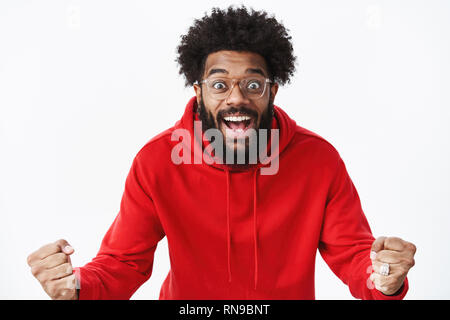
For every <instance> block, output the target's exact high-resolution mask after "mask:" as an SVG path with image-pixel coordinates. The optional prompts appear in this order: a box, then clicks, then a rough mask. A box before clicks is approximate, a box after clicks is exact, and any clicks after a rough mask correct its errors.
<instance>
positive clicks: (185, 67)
mask: <svg viewBox="0 0 450 320" xmlns="http://www.w3.org/2000/svg"><path fill="white" fill-rule="evenodd" d="M288 31H289V30H288V29H286V28H285V27H284V26H283V25H282V24H281V23H279V22H278V21H277V20H276V19H275V18H274V17H273V16H268V14H267V12H265V11H255V10H254V9H251V11H250V12H249V11H248V10H247V8H245V7H244V6H243V5H242V6H241V7H238V8H233V6H230V7H228V8H227V9H226V10H221V9H219V8H212V10H211V15H209V16H208V15H207V14H205V16H204V17H203V18H201V19H196V20H194V24H193V25H192V26H191V27H190V28H189V30H188V33H187V34H186V35H183V36H181V43H180V44H179V46H178V47H177V54H178V57H177V59H176V60H175V61H176V62H178V64H179V66H180V69H179V74H182V75H184V77H185V80H186V81H185V85H186V87H188V86H190V85H192V84H193V83H194V82H195V81H200V80H201V78H202V75H203V72H204V67H205V62H206V58H207V57H208V55H209V54H211V53H214V52H217V51H220V50H231V51H246V52H253V53H258V54H259V55H261V56H262V57H263V58H264V59H265V61H266V64H267V67H268V69H269V70H268V72H269V75H270V78H271V80H272V81H275V82H278V83H279V84H281V85H284V84H285V83H289V82H290V77H291V76H292V75H293V74H294V72H295V59H296V57H295V56H294V55H293V48H292V43H291V36H289V34H288Z"/></svg>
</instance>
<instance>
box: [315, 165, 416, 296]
mask: <svg viewBox="0 0 450 320" xmlns="http://www.w3.org/2000/svg"><path fill="white" fill-rule="evenodd" d="M374 240H375V239H374V237H373V236H372V232H371V230H370V227H369V224H368V222H367V219H366V217H365V215H364V212H363V210H362V208H361V202H360V199H359V196H358V193H357V191H356V189H355V186H354V185H353V182H352V180H351V179H350V177H349V175H348V173H347V170H346V168H345V164H344V162H343V161H342V159H341V158H340V157H339V163H338V166H337V169H336V173H335V177H334V179H333V181H332V183H331V185H330V188H329V192H328V196H327V204H326V209H325V216H324V221H323V225H322V231H321V236H320V241H319V252H320V254H321V256H322V258H323V259H324V260H325V262H326V263H327V264H328V266H329V267H330V269H331V270H332V271H333V272H334V273H335V274H336V275H337V276H338V277H339V278H340V279H341V280H342V281H343V282H344V283H345V284H346V285H348V287H349V289H350V292H351V294H352V295H353V296H354V297H355V298H357V299H363V300H366V299H374V300H401V299H403V298H404V296H405V295H406V292H407V291H408V279H407V278H405V281H404V283H403V286H402V288H401V289H400V290H399V291H398V292H397V293H396V294H395V295H392V296H387V295H384V294H383V293H382V292H380V291H378V290H377V289H375V288H373V283H372V282H371V281H370V279H369V276H370V274H371V273H372V262H371V260H370V250H371V247H372V242H373V241H374Z"/></svg>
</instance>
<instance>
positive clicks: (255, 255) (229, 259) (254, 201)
mask: <svg viewBox="0 0 450 320" xmlns="http://www.w3.org/2000/svg"><path fill="white" fill-rule="evenodd" d="M225 172H226V178H227V263H228V282H231V232H230V171H229V170H228V169H225ZM257 175H258V168H256V169H255V170H254V171H253V244H254V258H255V287H254V288H255V290H256V285H257V283H258V235H257V225H256V204H257V200H258V199H257V188H256V187H257V185H256V182H257V181H256V177H257Z"/></svg>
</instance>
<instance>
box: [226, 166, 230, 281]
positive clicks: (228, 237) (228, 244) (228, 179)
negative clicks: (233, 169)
mask: <svg viewBox="0 0 450 320" xmlns="http://www.w3.org/2000/svg"><path fill="white" fill-rule="evenodd" d="M225 172H226V173H227V258H228V282H231V264H230V249H231V248H230V246H231V239H230V238H231V235H230V171H229V170H228V169H225Z"/></svg>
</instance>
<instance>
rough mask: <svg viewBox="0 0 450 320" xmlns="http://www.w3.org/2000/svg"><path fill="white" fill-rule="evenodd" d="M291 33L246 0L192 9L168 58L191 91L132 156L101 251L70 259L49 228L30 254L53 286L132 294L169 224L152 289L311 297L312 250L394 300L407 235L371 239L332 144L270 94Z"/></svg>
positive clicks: (168, 293) (60, 290)
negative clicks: (44, 241)
mask: <svg viewBox="0 0 450 320" xmlns="http://www.w3.org/2000/svg"><path fill="white" fill-rule="evenodd" d="M290 39H291V38H290V36H289V35H288V33H287V31H286V29H285V28H284V27H283V26H282V25H281V24H280V23H278V22H277V21H276V20H275V19H274V18H273V17H269V16H267V14H266V13H265V12H258V11H254V10H251V11H248V10H247V9H246V8H245V7H240V8H233V7H229V8H228V9H227V10H220V9H213V10H212V12H211V14H210V15H209V16H205V17H203V18H202V19H200V20H196V21H195V23H194V25H193V26H192V27H191V28H190V29H189V31H188V33H187V35H185V36H183V37H182V41H181V44H180V45H179V47H178V59H177V61H178V63H179V64H180V73H182V74H183V75H184V76H185V78H186V84H187V85H193V86H194V90H195V97H193V98H192V99H191V100H190V101H189V102H188V104H187V106H186V109H185V112H184V115H183V116H182V118H181V120H180V121H178V122H177V123H176V124H175V126H173V127H172V128H170V129H168V130H166V131H165V132H163V133H161V134H159V135H158V136H156V137H154V138H153V139H151V140H150V141H149V142H148V143H147V144H146V145H145V146H144V147H143V148H142V149H141V150H140V151H139V152H138V154H137V155H136V157H135V159H134V161H133V163H132V166H131V170H130V172H129V174H128V177H127V180H126V184H125V190H124V194H123V198H122V202H121V205H120V212H119V214H118V215H117V217H116V219H115V221H114V222H113V224H112V226H111V227H110V229H109V230H108V232H107V234H106V235H105V237H104V239H103V241H102V244H101V247H100V250H99V252H98V254H97V256H96V257H95V258H94V259H93V260H92V261H91V262H89V263H88V264H86V265H85V266H83V267H81V268H72V265H71V263H70V254H72V253H73V252H74V250H73V248H72V247H70V245H69V244H68V243H67V242H66V241H65V240H59V241H57V242H55V243H52V244H48V245H46V246H43V247H42V248H40V249H39V250H37V251H36V252H34V253H32V254H31V255H30V256H29V257H28V264H29V265H30V266H31V272H32V273H33V275H34V276H35V277H36V278H37V279H38V280H39V281H40V283H41V284H42V286H43V288H44V290H45V291H46V292H47V293H48V294H49V296H50V297H51V298H53V299H129V298H130V297H131V296H132V294H133V293H134V292H135V291H136V290H137V289H138V288H139V286H140V285H142V283H144V282H145V281H146V280H147V279H148V278H149V277H150V275H151V272H152V266H153V256H154V251H155V249H156V246H157V244H158V242H159V241H160V240H161V239H162V238H163V237H164V236H167V240H168V246H169V253H170V261H171V269H170V271H169V273H168V275H167V278H166V279H165V281H164V283H163V285H162V288H161V291H160V299H314V298H315V293H314V266H315V257H316V252H317V249H318V250H319V252H320V254H321V255H322V257H323V259H324V260H325V261H326V263H327V264H328V265H329V266H330V268H331V269H332V270H333V272H334V273H335V274H336V275H337V276H338V277H339V278H340V279H341V280H342V281H343V282H344V283H345V284H347V285H348V286H349V289H350V291H351V293H352V295H353V296H354V297H356V298H359V299H403V297H404V296H405V294H406V292H407V290H408V279H407V277H406V276H407V273H408V271H409V269H410V268H411V267H412V266H413V265H414V254H415V250H416V248H415V246H414V245H413V244H412V243H409V242H407V241H404V240H402V239H399V238H395V237H379V238H378V239H376V240H375V239H374V237H373V236H372V234H371V230H370V228H369V225H368V222H367V220H366V218H365V215H364V213H363V210H362V208H361V204H360V200H359V197H358V194H357V191H356V189H355V187H354V185H353V183H352V181H351V179H350V177H349V175H348V173H347V171H346V167H345V165H344V162H343V161H342V159H341V158H340V156H339V154H338V152H337V151H336V150H335V149H334V147H333V146H331V145H330V144H329V143H328V142H327V141H325V140H324V139H323V138H321V137H320V136H319V135H317V134H315V133H313V132H311V131H308V130H306V129H304V128H302V127H300V126H298V125H297V124H296V123H295V121H294V120H292V119H291V118H289V116H288V115H287V114H286V113H285V112H284V111H283V110H282V109H281V108H280V107H278V106H275V105H274V99H275V97H276V94H277V90H278V86H279V85H280V84H281V85H282V84H284V83H286V82H288V81H289V79H290V76H291V75H292V74H293V73H294V64H295V63H294V62H295V57H294V56H293V49H292V44H291V42H290ZM199 124H200V126H199ZM199 132H200V135H199ZM208 132H209V133H210V134H207V133H208ZM255 142H256V143H255ZM255 146H256V149H255ZM273 146H275V148H272V147H273ZM255 150H256V153H255ZM255 154H256V161H255V157H254V155H255ZM199 155H200V158H199ZM230 155H231V156H230ZM240 155H243V157H241V158H240ZM239 159H240V160H241V161H240V162H239V161H238V160H239ZM227 160H228V161H227ZM230 160H231V161H230ZM274 163H276V165H273V164H274ZM270 168H272V170H269V169H270ZM264 169H266V171H264V172H263V170H264ZM76 280H77V281H76ZM76 284H77V285H76Z"/></svg>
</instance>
